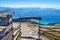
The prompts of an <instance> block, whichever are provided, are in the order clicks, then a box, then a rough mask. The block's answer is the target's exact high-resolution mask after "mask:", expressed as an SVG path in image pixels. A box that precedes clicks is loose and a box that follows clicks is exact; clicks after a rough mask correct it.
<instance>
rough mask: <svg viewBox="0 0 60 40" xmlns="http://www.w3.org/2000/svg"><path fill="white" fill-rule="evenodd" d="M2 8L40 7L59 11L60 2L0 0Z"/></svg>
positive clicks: (57, 0)
mask: <svg viewBox="0 0 60 40" xmlns="http://www.w3.org/2000/svg"><path fill="white" fill-rule="evenodd" d="M0 6H2V7H12V8H14V7H16V8H19V7H40V8H58V9H60V0H0Z"/></svg>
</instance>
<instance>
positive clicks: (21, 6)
mask: <svg viewBox="0 0 60 40" xmlns="http://www.w3.org/2000/svg"><path fill="white" fill-rule="evenodd" d="M2 7H11V8H28V7H39V8H55V9H60V6H59V5H45V4H38V5H37V4H35V5H34V4H33V5H31V4H29V5H2Z"/></svg>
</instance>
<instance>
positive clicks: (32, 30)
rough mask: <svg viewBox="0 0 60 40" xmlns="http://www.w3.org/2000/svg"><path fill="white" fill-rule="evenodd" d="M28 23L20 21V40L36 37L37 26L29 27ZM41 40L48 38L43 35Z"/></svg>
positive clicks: (30, 39) (34, 38)
mask: <svg viewBox="0 0 60 40" xmlns="http://www.w3.org/2000/svg"><path fill="white" fill-rule="evenodd" d="M29 25H30V24H29V23H22V25H21V26H22V27H21V31H22V38H21V40H36V39H38V33H37V32H38V27H30V26H29ZM41 38H42V40H48V39H47V38H45V37H41Z"/></svg>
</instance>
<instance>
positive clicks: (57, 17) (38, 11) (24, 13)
mask: <svg viewBox="0 0 60 40" xmlns="http://www.w3.org/2000/svg"><path fill="white" fill-rule="evenodd" d="M0 11H12V12H15V13H14V14H13V18H18V17H29V16H39V17H42V19H43V20H46V21H51V20H52V21H60V10H59V9H53V8H8V7H6V8H5V7H0Z"/></svg>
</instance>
